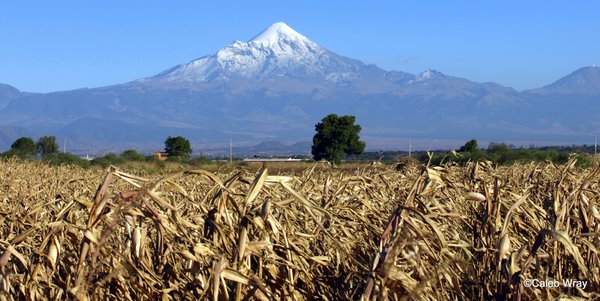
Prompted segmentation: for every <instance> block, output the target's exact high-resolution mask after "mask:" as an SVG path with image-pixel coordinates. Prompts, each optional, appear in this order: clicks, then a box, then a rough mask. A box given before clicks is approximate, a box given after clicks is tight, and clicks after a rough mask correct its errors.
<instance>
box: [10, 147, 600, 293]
mask: <svg viewBox="0 0 600 301" xmlns="http://www.w3.org/2000/svg"><path fill="white" fill-rule="evenodd" d="M207 169H208V170H207ZM599 197H600V169H597V168H592V169H580V168H578V167H575V162H574V161H570V162H569V163H568V164H566V165H561V166H557V165H553V164H550V163H535V164H528V165H515V166H511V167H495V166H493V165H492V164H491V163H488V162H480V163H469V164H467V165H466V166H457V165H446V166H443V167H430V168H427V167H425V166H420V165H416V164H406V165H403V166H398V167H395V166H383V165H377V164H375V165H367V164H365V165H353V166H346V167H342V168H341V169H332V168H331V167H329V166H325V165H322V164H321V163H319V164H316V165H311V164H304V165H303V168H302V169H299V170H298V169H286V168H285V167H278V166H267V168H266V169H259V167H258V166H245V167H241V168H232V167H227V166H221V167H214V166H213V167H210V168H205V169H196V170H187V171H183V170H179V167H177V166H173V167H172V168H170V170H168V171H164V172H152V173H148V170H147V168H137V167H136V166H135V165H128V166H124V167H122V169H117V168H110V169H108V170H102V169H89V170H85V169H81V168H77V167H69V166H63V167H50V166H47V165H45V164H42V163H39V162H31V161H27V162H26V161H19V160H13V159H11V160H8V161H0V202H1V203H0V254H1V255H0V300H30V299H31V300H39V299H53V300H54V299H81V300H98V299H117V298H118V299H122V300H144V299H150V300H156V299H162V300H255V299H258V300H312V299H322V300H360V299H361V298H362V299H364V300H400V299H416V300H489V299H493V298H497V299H517V300H519V299H522V300H535V299H537V300H545V299H554V298H557V297H567V296H569V297H571V298H572V299H577V298H580V299H581V300H585V299H593V298H600V294H599V293H598V291H599V290H600V257H599V254H598V251H599V250H600V213H598V207H599V206H600V204H599ZM565 281H566V282H565ZM573 281H581V282H573ZM584 282H585V287H584ZM547 286H551V287H547ZM576 286H581V287H576Z"/></svg>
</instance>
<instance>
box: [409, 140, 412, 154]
mask: <svg viewBox="0 0 600 301" xmlns="http://www.w3.org/2000/svg"><path fill="white" fill-rule="evenodd" d="M411 156H412V138H408V157H409V158H410V157H411Z"/></svg>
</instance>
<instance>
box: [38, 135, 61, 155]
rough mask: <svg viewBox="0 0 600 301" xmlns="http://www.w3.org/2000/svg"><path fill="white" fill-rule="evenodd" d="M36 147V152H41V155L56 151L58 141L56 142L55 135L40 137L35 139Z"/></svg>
mask: <svg viewBox="0 0 600 301" xmlns="http://www.w3.org/2000/svg"><path fill="white" fill-rule="evenodd" d="M36 148H37V151H38V153H40V154H42V156H46V155H50V154H55V153H58V143H56V137H54V136H43V137H40V139H38V141H37V144H36Z"/></svg>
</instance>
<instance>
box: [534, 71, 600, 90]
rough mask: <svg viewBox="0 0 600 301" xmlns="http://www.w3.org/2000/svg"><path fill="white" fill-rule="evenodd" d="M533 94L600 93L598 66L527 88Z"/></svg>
mask: <svg viewBox="0 0 600 301" xmlns="http://www.w3.org/2000/svg"><path fill="white" fill-rule="evenodd" d="M527 92H529V93H534V94H542V95H544V94H546V95H547V94H581V95H592V94H600V67H598V66H595V65H594V66H591V67H583V68H580V69H577V70H575V71H574V72H573V73H571V74H569V75H567V76H565V77H563V78H561V79H559V80H557V81H555V82H554V83H552V84H550V85H547V86H544V87H542V88H539V89H534V90H529V91H527Z"/></svg>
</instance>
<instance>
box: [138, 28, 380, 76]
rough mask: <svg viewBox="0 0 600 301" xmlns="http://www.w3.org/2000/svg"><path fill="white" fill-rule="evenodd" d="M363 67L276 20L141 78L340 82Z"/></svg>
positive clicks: (357, 72) (363, 65) (363, 67)
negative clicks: (245, 37) (249, 35)
mask: <svg viewBox="0 0 600 301" xmlns="http://www.w3.org/2000/svg"><path fill="white" fill-rule="evenodd" d="M366 68H367V66H366V65H365V64H363V63H362V62H360V61H357V60H353V59H350V58H346V57H343V56H340V55H337V54H335V53H333V52H331V51H328V50H327V49H325V48H322V47H321V46H319V45H318V44H317V43H315V42H313V41H312V40H310V39H308V38H307V37H306V36H304V35H302V34H300V33H298V32H296V31H295V30H294V29H292V28H291V27H290V26H288V25H287V24H285V23H283V22H277V23H274V24H272V25H271V26H269V27H267V28H266V29H265V30H263V31H262V32H261V33H259V34H258V35H256V36H255V37H254V38H252V39H250V40H249V41H248V42H240V41H235V42H233V43H232V44H230V45H228V46H226V47H224V48H222V49H221V50H219V51H217V53H215V54H213V55H208V56H204V57H201V58H199V59H196V60H193V61H191V62H189V63H187V64H182V65H179V66H176V67H174V68H171V69H169V70H167V71H164V72H162V73H160V74H158V75H156V76H154V77H152V78H148V79H144V80H141V81H140V82H153V83H156V82H160V83H165V84H169V83H170V84H176V85H182V84H183V85H190V84H195V83H202V82H208V81H212V80H219V81H230V80H233V79H241V80H244V81H248V80H258V81H262V82H264V80H266V79H280V78H288V79H289V78H305V79H307V78H310V79H311V80H314V81H315V82H322V81H323V80H324V81H328V82H340V81H344V80H347V79H350V78H356V77H358V76H359V73H360V70H364V69H366ZM379 70H380V69H379ZM380 71H381V72H383V70H380Z"/></svg>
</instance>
